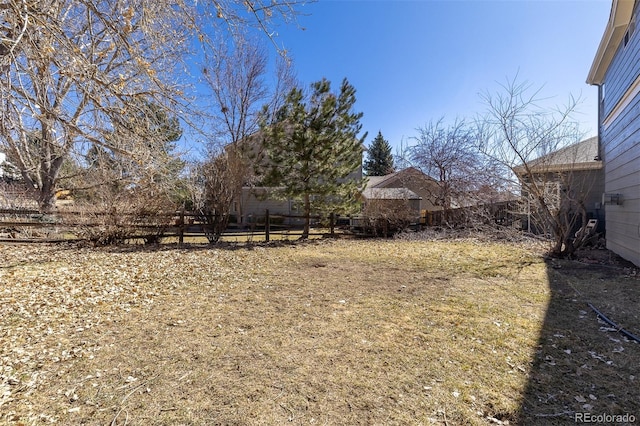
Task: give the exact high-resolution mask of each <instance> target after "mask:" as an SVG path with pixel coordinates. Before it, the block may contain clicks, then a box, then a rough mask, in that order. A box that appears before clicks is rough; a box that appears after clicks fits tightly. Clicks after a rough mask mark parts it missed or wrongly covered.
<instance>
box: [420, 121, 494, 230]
mask: <svg viewBox="0 0 640 426" xmlns="http://www.w3.org/2000/svg"><path fill="white" fill-rule="evenodd" d="M418 133H419V134H418V136H417V137H415V138H414V141H415V144H414V145H412V146H410V147H409V148H408V157H409V162H410V164H412V165H413V166H414V167H417V168H418V169H420V170H421V171H422V172H423V173H425V174H426V175H428V176H431V177H432V178H434V179H435V182H436V183H437V185H435V186H433V188H434V191H433V194H432V195H433V198H434V201H435V204H436V205H438V206H441V207H442V209H443V210H444V218H445V221H447V220H448V218H449V216H450V212H451V209H452V208H453V207H461V206H463V205H466V204H468V203H469V202H471V194H472V192H473V191H474V190H475V189H476V188H479V187H481V186H482V184H483V183H484V181H483V180H482V176H483V173H481V170H482V168H481V163H482V160H481V158H480V151H479V149H478V143H477V139H476V134H475V133H474V131H473V129H472V128H471V127H470V126H468V125H467V124H466V123H465V122H464V121H463V120H456V121H455V122H454V123H453V124H451V125H449V126H446V125H445V124H444V120H443V119H442V118H441V119H440V120H438V121H437V122H429V123H428V124H426V125H425V126H424V127H420V128H418Z"/></svg>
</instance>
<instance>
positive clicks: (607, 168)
mask: <svg viewBox="0 0 640 426" xmlns="http://www.w3.org/2000/svg"><path fill="white" fill-rule="evenodd" d="M639 11H640V2H639V1H637V0H613V1H612V4H611V14H610V16H609V22H608V23H607V27H606V28H605V31H604V35H603V36H602V41H601V42H600V45H599V46H598V50H597V52H596V55H595V58H594V60H593V64H592V66H591V70H590V71H589V75H588V77H587V83H589V84H592V85H596V86H598V100H599V110H598V125H599V127H598V132H599V136H600V144H599V156H600V157H601V158H602V160H603V163H604V193H603V204H604V207H605V211H606V216H607V221H606V232H607V234H606V237H607V247H608V248H609V249H610V250H612V251H614V252H615V253H617V254H619V255H620V256H622V257H624V258H625V259H627V260H630V261H632V262H633V263H635V264H636V265H639V266H640V34H639V31H638V30H639V29H638V28H637V25H638V23H639V22H638V19H639V18H640V16H638V15H639Z"/></svg>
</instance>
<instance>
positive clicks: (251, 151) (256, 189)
mask: <svg viewBox="0 0 640 426" xmlns="http://www.w3.org/2000/svg"><path fill="white" fill-rule="evenodd" d="M261 137H262V133H261V132H260V131H259V132H256V133H255V134H253V135H251V136H249V137H248V138H246V139H245V140H243V141H241V142H239V144H238V145H239V146H240V147H241V148H240V149H241V150H242V152H243V155H244V156H245V157H246V158H249V159H250V160H249V161H268V160H265V158H266V157H264V154H263V153H262V152H261V142H260V141H261ZM362 148H363V151H364V149H365V148H364V146H363V147H362ZM247 166H248V167H247V169H246V173H247V176H246V179H245V181H246V184H245V186H243V187H242V191H241V194H240V197H239V198H237V199H236V200H234V201H233V203H232V206H231V211H230V214H231V215H232V219H231V221H230V224H232V225H233V224H236V225H239V226H242V227H246V226H250V225H252V224H255V223H264V217H265V213H266V211H267V210H269V215H270V216H284V219H283V223H284V224H302V223H303V222H304V219H303V218H302V216H303V215H304V207H303V206H302V204H301V203H302V201H301V200H293V199H285V200H283V199H281V198H279V197H275V196H273V195H272V194H273V192H275V191H276V189H277V188H272V187H265V186H260V184H259V182H258V183H256V182H257V181H258V178H257V177H256V176H255V175H254V174H253V168H252V166H251V164H247ZM360 179H362V165H360V166H359V167H358V168H357V169H355V170H354V171H353V172H352V173H351V174H349V175H348V176H347V177H346V178H345V179H344V180H345V181H348V180H360ZM296 216H299V217H296Z"/></svg>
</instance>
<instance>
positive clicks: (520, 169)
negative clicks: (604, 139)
mask: <svg viewBox="0 0 640 426" xmlns="http://www.w3.org/2000/svg"><path fill="white" fill-rule="evenodd" d="M596 158H599V153H598V137H597V136H594V137H592V138H589V139H585V140H583V141H581V142H578V143H575V144H572V145H569V146H566V147H564V148H561V149H559V150H557V151H554V152H551V153H549V154H547V155H543V156H542V157H539V158H536V159H535V160H532V161H530V162H529V163H528V168H529V169H530V170H531V171H532V172H534V173H549V172H566V171H570V170H571V171H578V170H598V169H601V168H602V161H601V160H596ZM513 170H514V172H515V173H516V174H518V175H522V174H524V173H525V171H526V169H525V167H524V165H521V166H517V167H514V169H513Z"/></svg>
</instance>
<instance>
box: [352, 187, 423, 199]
mask: <svg viewBox="0 0 640 426" xmlns="http://www.w3.org/2000/svg"><path fill="white" fill-rule="evenodd" d="M362 196H363V197H364V198H366V199H367V200H421V199H422V197H420V196H419V195H418V194H416V193H415V192H413V191H412V190H410V189H409V188H366V189H365V190H364V191H362Z"/></svg>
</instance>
